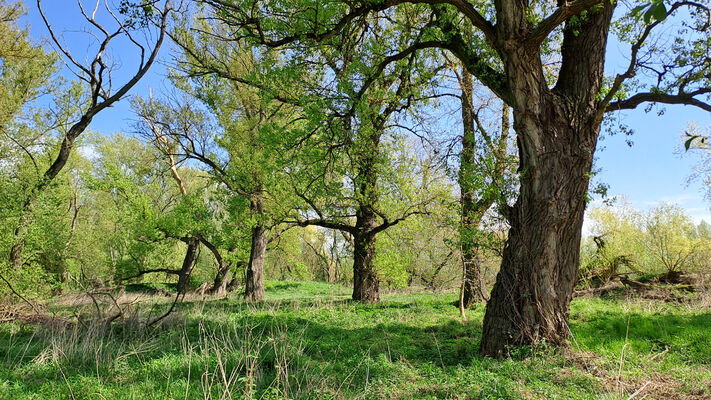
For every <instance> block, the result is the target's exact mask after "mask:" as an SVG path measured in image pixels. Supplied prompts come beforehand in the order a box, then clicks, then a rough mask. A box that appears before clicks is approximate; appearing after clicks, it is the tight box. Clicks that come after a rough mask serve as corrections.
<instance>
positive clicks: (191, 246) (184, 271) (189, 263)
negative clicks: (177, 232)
mask: <svg viewBox="0 0 711 400" xmlns="http://www.w3.org/2000/svg"><path fill="white" fill-rule="evenodd" d="M186 243H187V245H188V249H187V251H186V252H185V258H183V266H182V267H181V268H180V273H179V274H178V294H185V293H187V292H188V289H190V274H192V272H193V268H195V261H196V260H197V253H198V248H199V247H200V241H199V240H198V239H197V238H194V237H193V238H190V239H187V240H186Z"/></svg>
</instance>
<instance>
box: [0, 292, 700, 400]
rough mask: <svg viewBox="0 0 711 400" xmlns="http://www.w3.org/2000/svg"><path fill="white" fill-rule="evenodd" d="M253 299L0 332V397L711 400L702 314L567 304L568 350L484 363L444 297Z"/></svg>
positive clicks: (474, 333) (472, 318)
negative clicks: (109, 321)
mask: <svg viewBox="0 0 711 400" xmlns="http://www.w3.org/2000/svg"><path fill="white" fill-rule="evenodd" d="M266 293H267V301H265V302H263V303H259V304H254V305H250V304H245V303H244V302H242V301H241V299H240V298H239V296H237V295H235V296H233V297H229V298H225V299H216V298H205V299H200V298H195V299H191V300H190V301H187V302H185V303H184V304H182V305H181V306H180V308H179V310H178V312H177V313H175V314H174V315H172V316H171V317H169V318H167V319H166V320H165V321H164V322H163V323H162V324H160V326H159V327H158V328H151V329H145V328H142V329H138V330H136V329H128V326H121V325H116V326H113V327H105V326H103V325H101V326H99V325H91V324H90V325H89V326H88V327H73V326H70V327H61V326H55V327H54V328H49V327H35V326H20V325H17V324H5V325H0V398H1V399H57V398H69V399H71V398H75V399H82V398H84V399H95V398H106V399H134V398H135V399H178V398H179V399H183V398H188V399H206V398H207V399H219V398H233V399H237V398H251V399H281V398H312V399H351V398H363V399H446V398H451V399H468V398H471V399H516V398H545V399H595V398H607V399H617V398H619V399H626V398H628V396H630V395H631V394H633V393H634V392H636V391H637V390H639V389H640V388H641V389H642V391H641V392H640V393H639V394H638V395H637V396H639V397H642V396H645V395H646V396H647V397H646V398H648V399H649V398H657V399H664V398H671V397H670V396H672V395H674V396H676V398H704V396H711V391H710V390H709V386H710V384H711V314H709V312H708V310H705V311H704V310H697V309H696V308H695V307H693V306H688V305H683V306H682V305H673V304H667V303H661V302H657V303H653V302H642V301H628V300H624V299H616V300H615V299H610V300H602V299H577V300H575V301H574V303H573V306H572V310H571V330H572V333H573V335H572V339H571V345H570V348H569V349H567V350H563V351H561V350H556V349H553V348H550V347H547V346H545V345H543V346H539V347H537V348H526V349H517V350H516V351H514V352H513V354H512V358H511V359H508V360H492V359H486V358H481V357H480V356H479V355H478V354H477V347H478V344H479V340H480V336H481V323H482V318H483V307H481V306H480V307H478V308H476V309H474V310H470V311H468V313H467V319H466V320H462V319H461V318H460V317H459V311H458V309H457V307H456V300H457V296H456V294H453V293H436V294H431V293H424V294H396V295H384V296H383V301H382V303H380V304H375V305H363V304H357V303H353V302H351V301H350V300H349V293H350V289H349V288H345V287H341V286H337V285H329V284H325V283H312V282H268V283H267V285H266ZM168 301H169V299H168V298H161V299H154V300H153V302H158V303H160V304H163V306H165V304H167V302H168ZM138 310H139V311H140V312H139V314H138V315H139V316H138V317H137V318H141V315H143V317H144V318H145V314H141V313H146V312H148V310H149V307H148V306H145V307H143V308H141V307H138ZM136 325H138V324H136Z"/></svg>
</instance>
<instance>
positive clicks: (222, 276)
mask: <svg viewBox="0 0 711 400" xmlns="http://www.w3.org/2000/svg"><path fill="white" fill-rule="evenodd" d="M200 241H201V242H202V243H203V244H204V245H205V247H207V248H208V249H209V250H210V252H211V253H212V255H213V257H215V261H217V273H216V274H215V280H214V281H213V283H212V286H211V287H210V289H208V291H207V292H208V294H215V295H220V296H222V295H224V294H225V293H227V283H228V280H227V278H228V276H229V275H230V270H231V269H232V264H231V263H230V262H228V261H226V260H225V259H224V258H223V257H222V254H220V250H219V249H218V248H217V246H215V245H214V244H212V242H210V241H209V240H207V239H205V238H204V237H203V236H200ZM234 251H235V249H233V250H230V253H234Z"/></svg>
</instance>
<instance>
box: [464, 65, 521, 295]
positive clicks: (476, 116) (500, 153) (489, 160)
mask: <svg viewBox="0 0 711 400" xmlns="http://www.w3.org/2000/svg"><path fill="white" fill-rule="evenodd" d="M454 72H455V74H456V77H457V81H458V83H459V87H460V89H461V95H460V102H461V110H462V126H463V133H462V139H461V145H462V149H461V152H460V156H459V159H460V162H459V172H458V174H457V182H458V183H459V191H460V203H461V226H460V234H459V235H460V241H461V249H462V264H463V266H464V282H463V286H462V290H463V293H462V303H463V304H462V305H463V306H464V307H466V308H469V307H471V306H472V304H474V303H475V302H485V301H487V300H488V293H486V288H485V287H484V282H483V277H482V265H481V264H482V263H483V252H484V250H485V249H486V247H487V242H490V241H491V240H492V238H491V237H490V236H491V235H490V233H489V232H485V231H484V229H482V227H481V224H482V222H483V220H484V217H485V214H486V213H487V211H489V209H490V208H491V206H492V205H494V203H500V204H501V205H502V207H506V206H507V204H506V198H505V196H504V193H505V189H506V188H505V185H506V181H507V173H508V172H509V169H510V168H509V166H510V165H512V164H513V162H512V160H511V158H510V157H509V155H508V145H509V143H508V139H509V129H510V118H511V115H510V112H509V107H508V106H507V105H505V104H504V105H503V107H502V111H501V114H500V118H501V124H500V126H499V133H498V135H492V134H491V132H490V131H491V128H487V127H486V126H485V124H484V123H483V122H482V118H483V117H482V114H484V111H486V110H485V108H486V105H487V104H486V102H485V103H484V105H483V106H481V107H479V108H477V106H476V105H475V104H474V90H475V88H474V86H473V85H474V81H473V77H472V74H471V73H470V72H469V71H467V70H466V69H464V68H462V70H461V72H458V71H457V70H456V69H454ZM494 129H495V128H494ZM477 133H478V135H479V136H480V137H481V139H479V140H477ZM479 147H483V149H480V148H479Z"/></svg>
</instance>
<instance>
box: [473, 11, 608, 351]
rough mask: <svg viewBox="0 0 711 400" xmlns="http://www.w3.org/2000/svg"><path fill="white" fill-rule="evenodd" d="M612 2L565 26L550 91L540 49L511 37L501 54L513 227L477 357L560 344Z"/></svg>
mask: <svg viewBox="0 0 711 400" xmlns="http://www.w3.org/2000/svg"><path fill="white" fill-rule="evenodd" d="M613 9H614V5H611V4H610V3H609V2H606V3H604V5H603V8H602V10H600V11H598V12H595V13H591V14H590V15H589V16H588V19H587V20H586V21H585V22H583V23H584V24H585V25H587V26H586V27H585V28H584V29H581V28H580V27H577V28H566V30H565V32H564V41H563V50H562V54H563V63H562V66H561V72H560V74H559V78H558V83H557V85H556V87H555V88H554V89H553V90H551V89H549V88H548V86H547V84H546V80H545V77H544V75H543V72H542V71H543V70H542V66H541V62H540V56H539V55H538V54H533V51H532V50H531V49H529V48H526V47H524V46H518V45H516V44H514V43H515V42H512V43H511V44H508V45H507V46H510V47H509V48H507V50H508V51H507V57H506V59H505V60H504V61H505V66H506V73H507V75H508V78H509V81H510V82H512V85H511V87H512V92H513V95H514V128H515V129H516V132H517V133H518V138H519V147H520V148H519V152H520V165H521V178H520V181H521V182H520V189H519V197H518V199H517V201H516V203H515V205H514V206H513V207H512V208H511V209H510V210H509V212H508V214H509V215H508V217H509V222H510V224H511V229H510V231H509V237H508V240H507V243H506V247H505V249H504V255H503V259H502V262H501V270H500V272H499V274H498V276H497V280H496V284H495V286H494V290H493V292H492V294H491V299H490V300H489V303H488V305H487V309H486V314H485V316H484V328H483V336H482V342H481V348H480V351H481V353H482V354H483V355H487V356H494V357H501V356H505V355H507V349H508V347H509V346H519V345H526V344H536V343H539V342H541V341H546V342H547V343H550V344H554V345H565V344H566V339H567V338H568V335H569V332H570V331H569V328H568V314H569V307H570V301H571V300H572V294H573V287H574V285H575V279H576V276H577V270H578V264H579V258H580V238H581V230H582V223H583V214H584V210H585V203H586V194H587V188H588V181H589V176H590V175H589V174H590V170H591V167H592V160H593V153H594V151H595V146H596V142H597V136H598V133H599V130H600V121H599V119H598V117H597V104H596V95H597V93H598V92H599V90H600V86H601V82H602V71H603V65H604V53H605V47H606V43H607V42H606V38H607V27H608V26H609V21H610V19H611V16H612V11H613ZM504 25H505V23H504ZM504 28H505V26H504V27H502V29H504ZM513 32H515V31H513Z"/></svg>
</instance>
